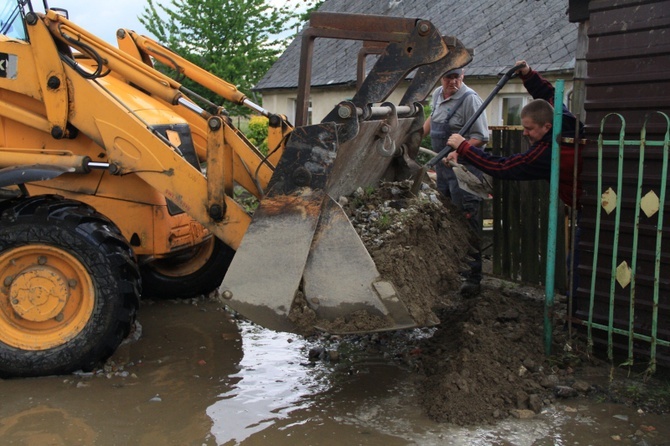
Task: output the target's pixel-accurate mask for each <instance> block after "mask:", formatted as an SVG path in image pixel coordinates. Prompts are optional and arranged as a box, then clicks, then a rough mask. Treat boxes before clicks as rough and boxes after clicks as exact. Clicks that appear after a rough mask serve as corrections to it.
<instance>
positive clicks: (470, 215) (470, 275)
mask: <svg viewBox="0 0 670 446" xmlns="http://www.w3.org/2000/svg"><path fill="white" fill-rule="evenodd" d="M461 161H462V160H459V163H460V162H461ZM466 165H467V164H466ZM467 166H468V170H469V171H470V172H472V173H474V174H475V175H477V176H479V177H481V175H482V173H481V171H479V170H478V169H476V168H474V167H473V166H471V165H467ZM436 173H437V190H438V191H439V192H440V193H442V195H444V196H445V197H449V198H450V199H451V202H452V203H453V204H454V205H455V206H456V207H457V208H458V209H460V210H461V211H462V212H463V215H464V216H465V219H466V220H467V221H468V224H469V225H470V228H471V229H472V232H473V237H471V239H470V246H471V250H470V252H469V253H468V257H470V259H471V260H470V261H468V265H469V266H470V271H468V272H466V273H465V274H464V276H465V278H466V279H467V280H468V281H470V282H473V283H479V282H481V280H482V250H481V236H482V215H481V201H482V199H481V198H480V197H478V196H477V195H473V194H471V193H469V192H465V191H464V190H463V189H461V188H460V187H459V186H458V179H457V178H456V174H454V171H453V170H452V169H451V168H449V167H447V166H445V165H444V164H442V162H440V163H438V164H437V165H436Z"/></svg>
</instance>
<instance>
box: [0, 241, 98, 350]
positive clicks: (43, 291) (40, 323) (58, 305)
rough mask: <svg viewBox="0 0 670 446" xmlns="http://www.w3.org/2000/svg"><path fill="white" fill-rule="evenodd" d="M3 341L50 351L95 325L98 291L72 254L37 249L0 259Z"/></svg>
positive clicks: (32, 247) (0, 332)
mask: <svg viewBox="0 0 670 446" xmlns="http://www.w3.org/2000/svg"><path fill="white" fill-rule="evenodd" d="M0 280H2V287H0V341H1V342H3V343H5V344H7V345H9V346H11V347H15V348H18V349H22V350H46V349H50V348H55V347H58V346H59V345H62V344H65V343H66V342H68V341H69V340H71V339H72V338H74V337H75V336H77V335H78V334H79V333H80V332H81V331H82V330H83V329H84V327H85V326H86V324H87V323H88V322H89V320H90V319H91V315H92V314H93V309H94V307H95V287H94V285H93V282H92V280H91V277H90V275H89V273H88V270H87V269H86V267H85V266H84V265H83V264H82V263H81V262H80V261H79V260H78V259H76V258H75V257H74V256H72V255H70V254H69V253H67V252H65V251H63V250H61V249H59V248H55V247H53V246H49V245H41V244H33V245H25V246H20V247H16V248H12V249H9V250H7V251H4V252H2V253H0Z"/></svg>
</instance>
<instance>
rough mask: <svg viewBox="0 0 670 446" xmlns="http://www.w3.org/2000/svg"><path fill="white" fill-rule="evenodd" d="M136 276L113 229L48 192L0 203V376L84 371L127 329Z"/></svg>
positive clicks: (134, 307)
mask: <svg viewBox="0 0 670 446" xmlns="http://www.w3.org/2000/svg"><path fill="white" fill-rule="evenodd" d="M139 294H140V275H139V270H138V266H137V262H136V260H135V257H134V254H133V252H132V250H131V248H130V246H129V245H128V243H127V242H126V241H125V239H124V238H123V237H122V236H121V232H120V231H119V229H118V228H117V227H116V226H115V225H114V224H113V223H112V222H111V221H109V220H108V219H107V218H105V217H104V216H103V215H101V214H99V213H97V212H96V211H95V210H94V209H93V208H91V207H90V206H88V205H85V204H83V203H80V202H77V201H73V200H67V199H63V198H61V197H57V196H53V195H48V196H37V197H31V198H23V199H17V200H12V201H8V202H4V203H2V204H0V376H1V377H17V376H43V375H54V374H65V373H70V372H73V371H76V370H83V371H91V370H93V369H94V368H95V367H96V366H98V365H99V364H100V363H101V362H102V361H104V360H106V359H107V358H108V357H109V356H111V355H112V353H114V351H115V350H116V348H117V347H118V346H119V344H120V343H121V341H123V339H124V338H125V337H126V336H127V335H128V334H129V332H130V329H131V327H132V325H133V323H134V320H135V314H136V312H137V308H138V305H139Z"/></svg>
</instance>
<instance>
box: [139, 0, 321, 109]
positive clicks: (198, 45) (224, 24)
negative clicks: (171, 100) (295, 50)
mask: <svg viewBox="0 0 670 446" xmlns="http://www.w3.org/2000/svg"><path fill="white" fill-rule="evenodd" d="M159 2H160V0H147V6H146V7H145V8H144V11H143V13H142V15H141V16H140V17H139V20H140V22H141V23H142V24H143V25H144V26H145V27H146V28H147V30H148V31H149V32H150V33H152V34H153V35H154V36H155V37H156V39H157V40H158V41H159V42H161V43H162V44H163V45H165V46H167V47H169V48H170V49H171V50H172V51H174V52H176V53H177V54H179V55H180V56H182V57H183V58H184V59H186V60H188V61H190V62H192V63H194V64H196V65H198V66H200V67H202V68H204V69H205V70H207V71H209V72H210V73H212V74H214V75H215V76H217V77H220V78H221V79H224V80H225V81H227V82H229V83H231V84H233V85H235V86H236V87H237V88H238V89H239V90H240V91H242V92H244V93H245V94H250V92H251V88H252V87H253V86H254V85H255V84H256V82H258V80H259V79H260V78H261V77H262V76H263V75H264V74H265V73H266V72H267V71H268V70H269V69H270V67H271V66H272V64H273V63H274V61H275V60H276V59H277V58H278V57H279V55H280V54H281V52H282V51H283V50H284V49H285V48H286V46H287V44H288V42H287V37H285V38H281V37H279V36H281V35H282V33H284V35H287V36H288V34H286V31H289V30H291V29H292V27H293V26H294V25H295V24H296V23H299V22H298V21H299V12H297V11H298V10H299V9H300V8H298V7H297V4H298V3H300V4H302V5H307V4H306V2H304V1H298V0H289V1H288V2H284V3H285V4H284V6H281V7H275V6H272V5H270V4H268V3H267V1H266V0H170V2H169V4H168V5H162V4H160V3H159ZM308 3H309V4H311V2H308ZM159 69H161V70H162V71H164V72H167V73H170V71H171V70H170V69H168V68H167V67H159ZM183 84H184V86H186V87H187V88H190V89H192V90H194V91H195V92H196V93H198V94H200V95H201V96H203V97H205V98H207V99H208V100H210V101H212V102H214V103H215V104H222V99H221V98H219V97H217V96H216V95H214V94H213V93H211V92H209V91H207V90H204V89H202V88H200V87H199V86H195V85H194V84H193V83H192V82H190V81H188V80H186V81H184V82H183ZM228 108H231V107H228ZM235 112H237V113H241V114H245V115H246V114H248V113H249V111H248V110H247V109H245V108H244V109H243V108H241V107H239V108H237V107H236V110H235Z"/></svg>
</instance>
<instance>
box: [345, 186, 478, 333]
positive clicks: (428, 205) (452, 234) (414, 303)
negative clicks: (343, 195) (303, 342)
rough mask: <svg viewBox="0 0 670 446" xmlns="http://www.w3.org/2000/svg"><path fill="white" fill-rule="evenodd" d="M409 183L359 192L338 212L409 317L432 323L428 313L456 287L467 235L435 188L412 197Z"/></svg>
mask: <svg viewBox="0 0 670 446" xmlns="http://www.w3.org/2000/svg"><path fill="white" fill-rule="evenodd" d="M411 185H412V182H410V181H405V182H395V183H383V184H382V185H381V186H380V187H379V188H378V189H375V190H367V191H364V190H362V189H359V190H358V191H357V192H356V193H355V194H354V196H353V197H352V198H351V199H349V200H346V201H345V202H344V206H343V208H344V210H345V212H347V214H348V215H349V217H350V219H351V221H352V223H353V225H354V227H355V228H356V230H357V232H358V234H359V236H360V237H361V239H362V240H363V243H364V244H365V246H366V248H367V250H368V252H369V253H370V255H371V257H372V258H373V259H374V261H375V264H376V265H377V268H378V270H379V272H380V274H381V275H382V277H384V278H386V279H388V280H390V281H392V282H393V284H394V285H395V287H396V290H397V291H398V294H399V295H400V297H401V299H402V300H403V302H404V303H405V305H406V306H407V309H408V310H409V312H410V314H411V315H412V317H413V318H414V319H415V320H416V321H420V322H426V323H428V322H431V321H435V322H437V319H436V318H435V316H434V314H433V312H432V311H431V309H432V308H434V307H435V306H439V305H441V304H443V303H444V302H443V301H442V299H443V298H444V296H445V293H448V292H449V291H453V290H455V289H457V288H458V287H459V286H460V284H461V276H460V271H464V270H466V269H467V265H466V264H465V262H464V259H465V258H466V256H467V253H468V251H469V249H470V243H469V239H470V236H471V235H470V231H469V229H468V226H467V223H466V222H465V220H464V219H463V216H462V215H461V213H460V212H459V211H458V210H457V209H456V208H455V207H453V206H452V205H451V203H450V202H449V201H446V202H444V201H442V200H441V199H440V198H439V193H438V192H437V191H435V190H434V189H424V191H422V192H420V193H419V196H418V197H415V196H414V195H412V194H411V192H410V189H411ZM427 325H429V324H427Z"/></svg>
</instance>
